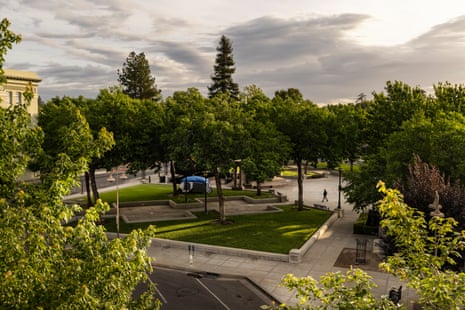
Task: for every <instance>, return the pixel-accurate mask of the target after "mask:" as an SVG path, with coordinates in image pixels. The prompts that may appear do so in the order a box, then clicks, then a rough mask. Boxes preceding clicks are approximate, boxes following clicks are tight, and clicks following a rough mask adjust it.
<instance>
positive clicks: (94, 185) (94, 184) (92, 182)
mask: <svg viewBox="0 0 465 310" xmlns="http://www.w3.org/2000/svg"><path fill="white" fill-rule="evenodd" d="M89 173H90V185H91V187H92V194H93V196H94V200H93V203H95V201H97V199H99V198H100V195H99V193H98V188H97V181H96V180H95V168H94V167H91V168H90V169H89Z"/></svg>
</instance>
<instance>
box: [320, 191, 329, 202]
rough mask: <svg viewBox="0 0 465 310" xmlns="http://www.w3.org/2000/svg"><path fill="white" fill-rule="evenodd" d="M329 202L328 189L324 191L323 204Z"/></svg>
mask: <svg viewBox="0 0 465 310" xmlns="http://www.w3.org/2000/svg"><path fill="white" fill-rule="evenodd" d="M325 200H326V201H328V192H327V191H326V188H325V189H324V190H323V199H322V200H321V202H324V201H325Z"/></svg>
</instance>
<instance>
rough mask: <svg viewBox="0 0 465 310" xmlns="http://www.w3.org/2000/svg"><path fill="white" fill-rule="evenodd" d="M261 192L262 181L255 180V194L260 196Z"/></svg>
mask: <svg viewBox="0 0 465 310" xmlns="http://www.w3.org/2000/svg"><path fill="white" fill-rule="evenodd" d="M261 194H262V183H260V181H257V196H260V195H261Z"/></svg>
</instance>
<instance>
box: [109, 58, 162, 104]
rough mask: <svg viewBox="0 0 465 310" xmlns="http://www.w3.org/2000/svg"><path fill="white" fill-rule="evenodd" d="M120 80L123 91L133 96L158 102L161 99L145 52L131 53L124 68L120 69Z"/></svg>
mask: <svg viewBox="0 0 465 310" xmlns="http://www.w3.org/2000/svg"><path fill="white" fill-rule="evenodd" d="M118 82H119V83H120V84H121V86H122V87H123V92H124V93H125V94H127V95H128V96H129V97H131V98H135V99H150V100H153V101H156V102H158V101H160V100H161V91H160V90H158V89H157V86H156V85H155V78H154V77H153V76H152V73H151V71H150V66H149V62H148V61H147V59H146V58H145V54H144V53H139V54H136V53H135V52H134V51H132V52H131V53H129V56H128V57H127V58H126V62H125V63H123V68H122V69H121V70H120V69H118Z"/></svg>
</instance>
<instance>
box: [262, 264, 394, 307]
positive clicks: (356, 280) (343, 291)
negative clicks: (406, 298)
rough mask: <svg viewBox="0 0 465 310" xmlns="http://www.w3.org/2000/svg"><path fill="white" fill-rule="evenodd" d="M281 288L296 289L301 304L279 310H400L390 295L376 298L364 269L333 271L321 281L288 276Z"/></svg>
mask: <svg viewBox="0 0 465 310" xmlns="http://www.w3.org/2000/svg"><path fill="white" fill-rule="evenodd" d="M281 285H283V286H285V287H286V288H287V289H289V290H296V291H297V293H296V298H298V299H299V303H298V304H297V305H296V306H291V305H285V304H284V305H279V306H278V307H277V309H282V310H284V309H286V310H292V309H295V310H301V309H302V310H304V309H321V310H326V309H347V310H349V309H351V310H363V309H365V310H371V309H393V310H394V309H398V308H397V306H396V305H394V303H393V302H392V301H390V300H389V299H388V298H387V296H382V297H381V298H379V299H378V298H376V296H375V295H374V292H373V291H372V290H373V288H376V287H377V285H376V284H375V283H374V282H373V281H372V280H371V277H370V276H369V275H368V274H367V273H365V272H364V271H363V270H361V269H352V268H351V269H349V270H348V271H347V272H346V274H343V273H342V272H329V273H326V274H324V275H322V276H321V277H320V281H319V282H318V281H316V280H315V279H313V278H312V277H310V276H309V277H303V278H298V277H296V276H294V275H292V274H288V275H286V276H284V277H283V279H282V280H281ZM265 309H266V308H265Z"/></svg>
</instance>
